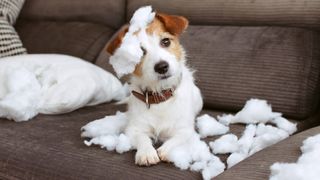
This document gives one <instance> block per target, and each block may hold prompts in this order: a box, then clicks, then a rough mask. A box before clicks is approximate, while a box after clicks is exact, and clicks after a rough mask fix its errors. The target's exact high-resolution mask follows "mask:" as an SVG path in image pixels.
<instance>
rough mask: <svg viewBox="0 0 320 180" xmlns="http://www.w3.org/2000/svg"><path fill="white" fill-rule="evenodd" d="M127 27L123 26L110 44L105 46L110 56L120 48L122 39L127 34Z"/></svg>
mask: <svg viewBox="0 0 320 180" xmlns="http://www.w3.org/2000/svg"><path fill="white" fill-rule="evenodd" d="M128 29H129V26H128V25H126V26H124V27H123V28H122V29H121V30H120V31H119V32H118V34H116V36H115V37H114V38H112V40H111V42H110V43H109V44H108V46H107V52H108V53H109V54H111V55H113V54H114V52H115V51H116V50H117V49H118V48H119V47H120V44H121V43H122V39H123V37H124V36H125V34H126V33H127V32H128Z"/></svg>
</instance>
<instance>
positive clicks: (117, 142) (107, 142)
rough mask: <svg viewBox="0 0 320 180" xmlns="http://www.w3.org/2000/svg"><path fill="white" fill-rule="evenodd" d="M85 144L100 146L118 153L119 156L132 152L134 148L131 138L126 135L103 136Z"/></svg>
mask: <svg viewBox="0 0 320 180" xmlns="http://www.w3.org/2000/svg"><path fill="white" fill-rule="evenodd" d="M84 144H85V145H87V146H91V145H98V146H100V147H101V148H105V149H107V150H108V151H114V150H115V151H116V152H117V153H119V154H122V153H124V152H127V151H129V150H131V148H132V146H131V143H130V141H129V138H128V137H127V136H126V135H125V134H120V135H102V136H98V137H94V138H92V139H90V140H89V141H87V140H85V141H84Z"/></svg>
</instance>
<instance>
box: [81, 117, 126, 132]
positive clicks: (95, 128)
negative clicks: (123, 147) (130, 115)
mask: <svg viewBox="0 0 320 180" xmlns="http://www.w3.org/2000/svg"><path fill="white" fill-rule="evenodd" d="M127 121H128V119H127V116H126V114H125V113H122V112H120V111H117V113H116V115H113V116H106V117H104V118H102V119H98V120H95V121H92V122H90V123H88V124H86V125H85V126H83V127H82V128H81V131H82V133H81V137H89V138H93V137H98V136H103V135H115V134H120V133H121V132H123V131H124V128H125V126H126V125H127Z"/></svg>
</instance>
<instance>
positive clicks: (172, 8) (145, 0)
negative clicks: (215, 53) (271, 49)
mask: <svg viewBox="0 0 320 180" xmlns="http://www.w3.org/2000/svg"><path fill="white" fill-rule="evenodd" d="M143 5H152V6H153V8H154V9H156V10H157V11H161V12H166V13H169V14H179V15H183V16H186V17H187V18H188V19H189V20H190V21H191V24H197V25H250V26H256V25H276V26H294V27H310V28H317V29H319V28H320V19H319V17H320V1H318V0H303V1H300V0H297V1H292V0H272V1H266V0H228V1H226V0H214V1H213V0H201V1H198V0H161V1H159V0H129V1H128V6H127V19H129V18H130V17H131V15H132V14H133V12H134V11H135V10H136V9H137V8H139V7H140V6H143Z"/></svg>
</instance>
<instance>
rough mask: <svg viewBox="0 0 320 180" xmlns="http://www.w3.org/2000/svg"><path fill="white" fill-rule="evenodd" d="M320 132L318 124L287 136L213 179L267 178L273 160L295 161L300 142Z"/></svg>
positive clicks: (258, 179)
mask: <svg viewBox="0 0 320 180" xmlns="http://www.w3.org/2000/svg"><path fill="white" fill-rule="evenodd" d="M319 133H320V126H318V127H315V128H312V129H309V130H306V131H304V132H301V133H299V134H296V135H294V136H291V137H289V138H288V139H285V140H284V141H282V142H280V143H278V144H276V145H274V146H271V147H269V148H266V149H264V150H263V151H260V152H258V153H256V154H254V155H252V156H251V157H249V158H248V159H246V160H245V161H242V162H240V163H239V164H237V165H235V166H233V167H232V168H230V169H229V170H227V171H225V172H224V173H222V174H221V175H219V176H217V177H216V178H215V180H227V179H232V180H244V179H245V180H260V179H269V176H270V166H271V165H272V164H273V163H275V162H287V163H293V162H296V161H297V159H298V158H299V156H300V155H301V151H300V147H301V146H302V142H303V141H304V140H305V139H306V138H307V137H310V136H314V135H316V134H319Z"/></svg>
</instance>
